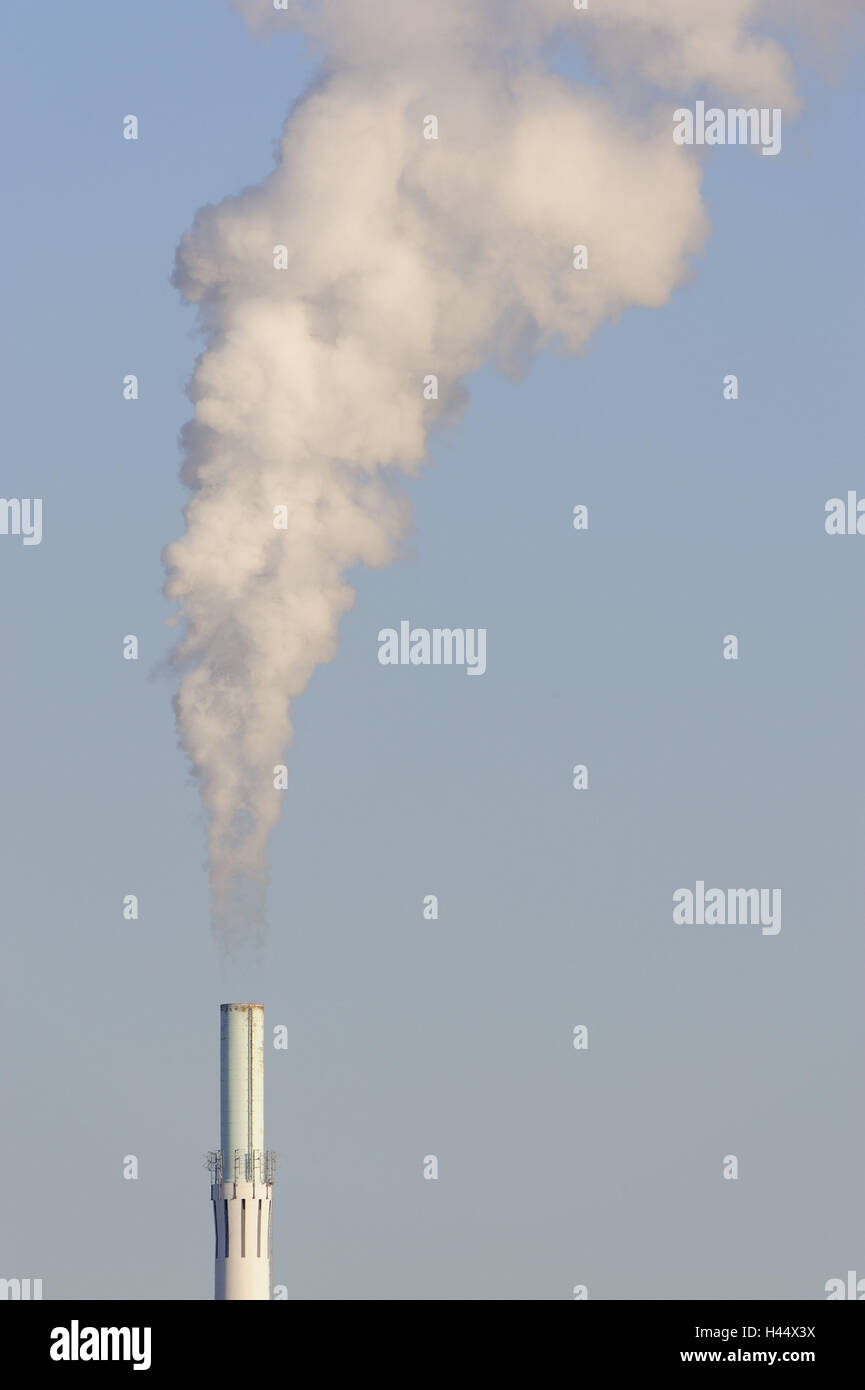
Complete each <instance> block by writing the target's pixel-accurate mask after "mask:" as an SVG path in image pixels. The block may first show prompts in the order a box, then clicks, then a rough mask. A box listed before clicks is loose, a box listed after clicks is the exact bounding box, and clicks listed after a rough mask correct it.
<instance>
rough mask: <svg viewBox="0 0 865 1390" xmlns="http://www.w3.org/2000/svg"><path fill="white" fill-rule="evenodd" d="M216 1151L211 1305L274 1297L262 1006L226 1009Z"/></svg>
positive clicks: (222, 1027)
mask: <svg viewBox="0 0 865 1390" xmlns="http://www.w3.org/2000/svg"><path fill="white" fill-rule="evenodd" d="M219 1081H220V1085H219V1121H220V1139H219V1144H220V1147H219V1150H218V1151H217V1152H215V1153H211V1154H210V1155H209V1156H208V1163H209V1167H210V1183H211V1186H210V1195H211V1198H212V1200H213V1217H214V1227H215V1232H216V1269H215V1281H214V1298H215V1299H218V1300H221V1299H269V1298H270V1242H271V1199H272V1196H273V1170H274V1167H275V1161H274V1160H275V1155H274V1154H272V1153H269V1152H267V1151H265V1148H264V1007H263V1005H261V1004H221V1005H220V1037H219Z"/></svg>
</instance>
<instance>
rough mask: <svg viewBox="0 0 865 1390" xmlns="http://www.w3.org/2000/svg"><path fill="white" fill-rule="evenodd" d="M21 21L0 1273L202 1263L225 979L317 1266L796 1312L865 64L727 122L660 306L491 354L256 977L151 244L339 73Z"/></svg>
mask: <svg viewBox="0 0 865 1390" xmlns="http://www.w3.org/2000/svg"><path fill="white" fill-rule="evenodd" d="M0 23H2V31H3V37H4V40H5V42H4V44H3V48H4V50H5V52H6V55H7V57H6V61H5V72H4V79H3V82H2V84H0V112H2V123H3V128H4V130H5V131H6V133H7V159H6V174H5V186H6V190H7V199H8V202H7V215H6V217H5V218H4V221H3V226H2V230H0V236H2V240H3V256H2V260H0V273H2V276H3V281H4V283H3V298H4V304H5V306H6V307H5V321H6V325H7V332H6V334H5V335H4V344H3V349H2V351H3V360H2V370H0V383H2V389H3V418H4V425H5V429H4V434H5V439H4V451H3V466H2V487H0V492H2V494H3V495H4V496H7V497H10V496H39V497H42V498H43V499H44V539H43V543H42V544H41V545H40V546H38V547H23V546H21V544H20V542H19V541H17V540H16V539H14V538H12V537H0V572H2V580H3V585H4V593H5V602H4V604H3V605H2V650H3V654H4V658H5V660H4V677H5V678H4V680H3V687H2V688H3V697H2V708H3V718H4V728H5V733H6V737H5V739H4V750H3V751H4V757H3V767H4V779H3V781H4V796H3V798H2V816H3V825H2V837H0V844H2V873H3V890H4V891H3V908H4V911H3V922H4V930H3V969H2V971H0V998H2V1008H0V1038H2V1047H3V1052H4V1057H5V1059H6V1065H5V1066H4V1067H3V1068H2V1071H0V1104H2V1109H3V1113H4V1115H5V1116H6V1120H7V1139H6V1144H5V1146H4V1149H5V1155H4V1158H3V1160H2V1164H0V1170H2V1171H3V1173H4V1177H5V1179H6V1182H7V1184H8V1183H10V1182H11V1183H15V1182H16V1181H18V1180H20V1173H21V1167H20V1165H21V1163H22V1161H23V1164H24V1169H25V1171H26V1174H27V1190H28V1191H31V1192H38V1193H39V1194H40V1197H39V1210H38V1213H37V1214H36V1215H35V1216H34V1214H33V1210H32V1208H31V1206H30V1205H25V1204H22V1205H21V1207H20V1209H19V1210H12V1211H11V1212H9V1213H7V1221H6V1233H5V1235H4V1240H3V1249H2V1268H0V1276H5V1277H11V1276H15V1275H17V1276H19V1277H25V1276H31V1277H41V1278H43V1280H44V1290H45V1297H47V1298H50V1297H68V1296H81V1297H129V1298H132V1297H154V1296H164V1297H171V1298H205V1297H209V1296H210V1279H211V1248H210V1238H211V1217H210V1211H209V1202H208V1186H207V1177H206V1173H205V1170H204V1168H203V1167H201V1166H200V1161H201V1158H202V1157H203V1154H204V1152H205V1151H206V1150H207V1149H208V1148H210V1147H213V1146H214V1145H215V1143H216V1137H217V1134H218V1115H217V1103H218V1078H217V1074H216V1067H217V1057H218V1052H217V1038H218V1031H217V1030H218V1017H219V1010H218V1004H219V1002H220V1001H221V1000H223V999H229V998H238V999H246V998H251V999H252V998H260V999H261V1000H262V1002H263V1003H264V1004H265V1007H266V1011H267V1014H266V1016H267V1022H268V1025H269V1026H271V1025H274V1024H277V1023H285V1024H287V1025H288V1027H289V1034H290V1048H289V1051H288V1053H285V1052H280V1053H276V1052H274V1053H272V1055H269V1056H268V1058H267V1072H266V1095H267V1108H266V1132H267V1142H268V1144H269V1146H272V1147H273V1148H275V1149H277V1150H278V1152H279V1153H280V1156H281V1160H282V1166H281V1171H280V1175H279V1180H278V1185H277V1189H276V1196H275V1223H276V1233H277V1234H276V1255H275V1260H274V1269H273V1276H274V1281H275V1282H279V1283H283V1284H285V1285H286V1286H287V1287H288V1288H289V1291H290V1294H291V1295H292V1296H293V1297H325V1298H345V1297H372V1298H375V1297H413V1298H427V1297H429V1298H435V1297H468V1298H475V1297H505V1298H511V1297H517V1298H560V1297H563V1298H567V1297H569V1291H570V1289H571V1287H572V1286H573V1285H574V1284H575V1283H577V1282H585V1283H588V1284H589V1286H590V1291H591V1294H590V1296H592V1297H622V1298H636V1297H654V1298H669V1297H701V1298H714V1297H780V1298H787V1297H820V1296H821V1292H822V1289H823V1285H824V1283H825V1281H826V1280H827V1279H829V1278H830V1277H834V1276H836V1275H843V1274H844V1272H845V1271H846V1270H847V1269H848V1268H856V1267H857V1261H858V1267H859V1268H860V1269H861V1268H862V1262H863V1260H865V1251H863V1248H862V1238H861V1232H862V1230H863V1216H865V1212H863V1197H862V1185H861V1172H862V1165H863V1127H862V1121H861V1107H859V1106H852V1107H851V1105H850V1096H851V1095H858V1093H859V1090H860V1081H861V1055H862V1042H863V1036H862V1034H863V1025H862V1010H861V970H862V937H861V902H862V889H863V873H862V853H861V846H862V840H863V831H865V825H863V815H862V801H861V767H862V753H863V748H862V732H861V730H862V721H861V705H862V694H863V689H862V686H863V661H862V654H861V599H860V595H861V585H862V565H863V560H862V554H861V552H860V545H865V541H862V540H861V538H859V537H856V538H853V537H846V538H838V539H830V538H828V537H827V536H826V535H825V533H824V529H823V517H824V504H825V502H826V499H827V498H829V497H833V496H844V495H845V494H846V492H847V490H848V489H858V490H859V492H860V494H862V495H865V472H863V467H862V455H861V449H862V427H861V409H860V399H861V382H862V373H863V366H865V361H863V358H865V351H863V335H862V331H861V325H862V311H863V285H862V273H861V247H862V234H863V197H862V180H861V141H862V126H863V95H862V92H861V84H859V83H857V82H856V81H855V80H854V78H853V76H852V75H851V74H849V73H848V74H847V75H846V76H845V75H843V74H842V77H841V79H840V81H839V82H838V83H837V84H836V85H835V86H829V85H826V84H825V83H824V82H823V80H822V78H821V77H818V76H817V75H815V74H813V73H809V72H805V73H804V74H803V75H802V77H801V86H802V90H803V92H804V94H805V97H806V106H805V110H804V112H803V114H802V116H801V118H800V119H799V120H798V121H797V122H796V123H795V124H790V125H789V126H785V130H784V148H783V153H782V155H781V156H779V157H778V158H777V159H763V158H760V157H759V156H757V155H755V154H753V153H752V152H750V151H747V150H743V149H739V148H726V149H720V150H718V151H716V152H714V153H713V155H712V156H711V157H710V158H708V159H707V162H706V169H705V179H704V196H705V201H706V205H707V208H708V210H709V213H710V217H711V222H712V235H711V238H710V241H709V243H708V246H707V249H706V253H705V255H704V256H702V257H701V258H700V259H699V260H698V261H697V262H696V263H695V265H694V276H693V279H692V280H691V282H690V283H689V284H688V285H686V286H684V287H682V288H681V289H680V290H678V291H677V292H676V294H675V295H674V297H673V299H672V301H671V303H670V304H669V305H668V306H666V307H664V308H662V309H659V310H652V311H644V310H638V311H633V312H630V313H627V314H626V315H625V316H624V317H623V318H622V320H621V321H620V322H618V323H615V324H608V325H606V326H605V327H603V328H602V329H601V330H600V331H599V332H598V333H597V335H596V336H595V338H594V339H593V340H592V342H591V343H590V345H589V347H588V349H587V350H586V352H585V353H584V354H583V355H582V356H581V357H579V358H577V359H566V358H563V357H559V356H557V355H556V354H555V353H548V354H545V355H544V356H543V357H542V358H541V359H540V360H538V361H537V362H535V363H534V365H533V366H532V367H531V369H530V370H529V372H528V374H527V375H526V377H525V379H523V380H522V381H520V382H518V383H516V382H511V381H509V380H505V379H504V378H502V377H501V376H499V375H498V374H496V373H495V372H493V371H492V370H484V371H482V372H481V373H479V374H478V376H477V377H476V378H475V379H474V380H473V381H472V382H471V383H470V401H469V404H468V407H467V409H466V412H465V414H464V416H463V417H462V419H461V420H460V421H459V423H458V424H457V425H455V426H454V427H451V428H449V429H448V430H447V431H446V432H445V433H443V434H442V435H440V436H439V437H437V438H436V439H435V440H434V441H433V445H432V448H431V451H430V463H429V466H428V467H427V468H425V469H424V471H423V474H422V476H421V477H420V478H419V479H418V480H417V481H413V482H410V483H408V484H406V487H407V490H408V492H409V493H410V495H411V497H412V501H413V505H414V509H415V530H414V534H413V536H412V537H411V539H410V541H409V543H408V544H407V546H406V553H405V556H404V560H403V563H401V564H400V565H398V566H396V567H394V568H392V569H389V570H383V571H377V572H374V573H373V572H364V573H358V574H357V575H356V576H355V582H356V588H357V602H356V605H355V608H354V609H353V611H352V612H351V613H350V614H349V615H348V616H347V617H346V618H345V619H344V621H343V624H342V627H341V642H340V649H339V653H338V656H337V658H336V659H335V660H334V661H333V662H332V663H331V664H330V665H329V666H327V667H325V668H322V669H320V670H319V671H318V672H317V673H316V675H315V676H314V678H313V680H312V682H311V684H310V686H309V688H308V690H307V691H306V693H305V694H304V696H303V697H302V698H301V700H300V701H299V702H298V703H297V705H296V708H295V725H296V742H295V746H294V748H293V749H292V750H291V752H290V754H289V756H288V763H289V768H290V785H289V791H288V793H287V794H286V803H285V812H284V815H283V819H282V822H281V825H280V826H279V828H278V830H277V833H276V834H275V836H274V839H273V844H272V851H271V867H272V889H271V909H270V924H269V926H270V930H269V938H268V943H267V946H266V949H265V950H264V951H263V953H262V954H261V956H260V958H259V959H255V960H249V961H242V962H234V963H231V962H225V961H223V960H222V959H221V957H220V956H219V954H218V952H217V951H216V949H215V947H214V945H213V943H212V941H211V936H210V928H209V924H208V898H207V883H206V876H205V871H204V866H203V859H204V835H203V824H202V814H201V809H200V803H199V799H198V795H197V791H196V789H195V787H194V786H193V784H192V782H191V780H190V778H189V776H188V773H187V769H186V766H185V762H184V758H183V755H182V754H181V752H180V751H179V750H178V748H177V746H176V735H175V731H174V725H173V716H172V710H171V694H172V690H173V684H172V679H171V678H170V677H169V676H168V675H167V674H166V673H165V669H164V668H165V658H166V655H167V652H168V649H169V646H170V641H171V632H170V630H169V629H168V628H167V627H166V626H165V619H166V616H167V611H168V610H167V606H166V604H165V602H164V600H163V599H162V597H161V592H160V590H161V584H162V571H161V561H160V552H161V549H162V547H163V545H165V544H166V543H167V542H168V541H170V540H172V539H174V538H175V537H176V536H177V535H178V534H179V533H180V530H181V527H182V519H181V508H182V505H183V492H182V489H181V487H180V484H179V482H178V479H177V469H178V466H179V453H178V446H177V434H178V431H179V429H180V427H181V425H182V423H183V422H184V420H185V419H186V418H187V417H188V415H189V409H190V407H189V403H188V401H187V399H186V397H185V395H184V386H185V382H186V381H187V379H188V377H189V375H190V373H191V370H192V367H193V363H194V359H195V355H196V353H197V352H198V351H199V350H200V341H199V339H198V337H197V334H196V331H195V325H194V319H193V315H192V313H191V312H190V311H189V310H188V309H186V308H184V307H183V306H182V305H181V303H180V300H179V297H178V295H177V294H176V292H175V290H174V289H173V288H172V287H171V284H170V282H169V276H170V272H171V267H172V262H173V256H174V248H175V246H176V243H177V241H178V240H179V237H180V235H181V234H182V232H183V231H184V229H185V228H186V227H187V226H188V225H189V224H190V223H191V220H192V218H193V216H194V213H195V211H196V209H197V208H198V207H199V206H200V205H201V204H202V203H205V202H208V201H218V200H219V199H221V198H222V197H224V196H225V195H226V194H228V193H230V192H234V191H237V190H238V189H240V188H242V187H243V186H245V185H247V184H250V183H254V182H255V181H257V180H258V179H260V178H261V177H262V176H263V175H264V174H265V173H266V172H267V171H268V169H269V168H270V167H271V164H272V158H273V149H274V141H275V140H276V139H277V137H278V135H279V132H280V128H281V125H282V121H283V119H284V116H285V114H286V111H287V109H288V107H289V104H290V103H291V101H292V100H293V99H294V98H295V96H296V95H297V94H298V93H299V92H300V91H301V90H302V89H303V87H304V86H305V85H306V83H307V81H308V80H309V77H310V74H311V72H312V68H311V66H310V63H309V60H308V58H307V57H306V56H305V55H304V51H303V48H302V45H301V44H300V42H299V41H296V40H294V39H292V38H283V39H280V40H278V41H273V42H271V43H269V44H265V43H253V42H251V41H249V40H248V39H247V37H246V35H245V33H244V30H243V27H242V25H241V24H240V22H239V20H238V19H237V18H236V17H235V16H233V15H232V14H231V13H230V12H229V11H228V10H227V9H226V8H224V7H223V6H222V5H221V4H218V3H205V0H187V3H186V4H184V5H183V6H182V7H179V8H178V7H175V6H171V5H169V4H167V3H164V2H163V0H158V3H154V4H152V5H150V6H148V7H147V12H146V13H143V12H142V11H141V10H140V9H139V8H138V7H133V6H117V5H116V4H108V3H104V4H91V5H90V6H88V7H87V13H86V15H85V16H84V17H82V14H81V12H80V11H79V10H76V9H74V8H73V7H68V6H55V7H52V8H51V10H50V12H48V13H46V11H45V10H44V9H43V8H42V7H26V6H19V7H17V8H16V9H15V10H14V11H11V12H10V11H9V10H7V11H6V13H5V14H4V16H3V19H2V22H0ZM128 112H134V113H137V114H139V116H140V120H141V138H140V140H139V141H138V142H137V143H131V142H127V141H124V140H122V139H121V134H120V131H121V120H122V117H123V116H124V115H125V114H126V113H128ZM10 137H11V138H10ZM127 372H135V373H136V374H137V375H138V376H139V378H140V382H141V397H140V399H139V400H138V401H137V402H134V403H130V402H124V401H123V399H122V396H121V381H122V378H123V376H124V375H125V374H126V373H127ZM728 372H735V373H736V374H737V375H738V377H739V382H740V399H739V400H738V401H737V402H735V403H730V402H725V401H724V400H723V399H722V394H721V382H722V378H723V376H724V375H725V374H726V373H728ZM577 502H585V503H586V504H587V505H588V506H589V508H590V530H589V531H588V532H587V533H586V534H584V535H578V534H576V533H575V532H574V531H573V529H572V527H571V512H572V508H573V505H574V504H575V503H577ZM403 618H408V619H410V620H411V621H412V622H413V623H416V624H418V625H420V626H426V627H432V626H434V625H462V626H483V627H486V629H487V632H488V638H487V672H486V674H485V676H484V677H483V679H480V680H466V679H465V677H464V675H463V674H462V673H461V672H459V671H454V670H447V669H432V668H431V669H428V670H427V669H420V670H418V669H409V670H404V669H400V668H394V669H391V668H387V667H381V666H380V665H379V664H378V662H377V660H376V652H377V640H376V638H377V633H378V631H379V629H380V628H382V627H388V626H397V625H398V624H399V621H400V620H401V619H403ZM126 633H135V634H137V635H138V637H139V640H140V643H141V659H140V660H139V661H138V662H137V663H133V662H125V661H123V660H122V659H121V642H122V638H123V636H124V634H126ZM726 633H736V634H738V635H739V638H740V642H741V658H740V660H739V662H738V663H727V662H724V661H722V660H721V640H722V637H723V635H724V634H726ZM577 762H582V763H586V764H588V765H589V768H590V790H589V792H588V793H586V794H577V793H575V792H574V791H573V790H572V789H571V785H570V769H571V767H572V766H573V764H574V763H577ZM697 878H704V879H705V880H706V881H707V882H710V881H712V882H715V883H718V884H723V885H727V884H731V885H732V884H742V885H745V884H751V883H758V884H760V885H762V886H776V885H781V886H782V888H783V893H784V927H783V930H782V932H781V933H780V935H779V936H778V937H777V938H762V937H760V936H759V935H754V934H749V933H748V932H747V930H746V929H743V928H740V929H730V934H728V935H712V934H711V933H703V934H699V933H697V932H696V929H694V930H693V931H692V932H691V934H690V935H688V934H683V932H682V930H681V929H680V930H679V932H678V933H677V932H676V930H675V929H674V928H673V927H672V925H671V915H670V897H671V894H672V892H673V890H674V889H675V888H676V887H678V886H680V885H682V884H690V885H692V886H693V884H694V882H695V880H696V879H697ZM126 893H137V894H139V896H140V900H141V916H140V919H139V921H138V922H136V923H128V922H124V921H123V920H122V917H121V910H120V904H121V900H122V898H123V895H124V894H126ZM427 893H436V894H438V895H439V899H440V904H441V909H440V918H439V921H438V922H437V923H427V922H425V921H424V920H423V918H422V912H421V906H422V899H423V896H424V895H425V894H427ZM577 1023H586V1024H587V1025H588V1026H589V1028H590V1037H591V1044H590V1049H589V1051H588V1053H586V1054H577V1053H575V1052H574V1051H573V1049H572V1048H571V1047H570V1036H571V1032H572V1028H573V1026H574V1025H575V1024H577ZM730 1152H733V1153H737V1154H740V1155H741V1166H742V1177H741V1179H740V1181H739V1183H738V1184H731V1183H723V1182H722V1181H721V1179H720V1176H719V1174H720V1165H721V1158H722V1156H723V1155H724V1154H726V1153H730ZM128 1153H134V1154H136V1155H138V1156H139V1160H140V1165H141V1176H140V1178H139V1180H138V1182H137V1183H130V1182H124V1181H123V1179H122V1178H121V1166H122V1158H123V1156H124V1155H125V1154H128ZM428 1153H436V1154H437V1155H438V1156H439V1161H440V1166H441V1174H442V1176H441V1179H440V1181H439V1182H438V1183H437V1184H431V1183H425V1182H423V1181H422V1179H421V1177H420V1172H421V1160H422V1157H423V1155H425V1154H428ZM22 1155H23V1160H22ZM179 1213H181V1215H179Z"/></svg>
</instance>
